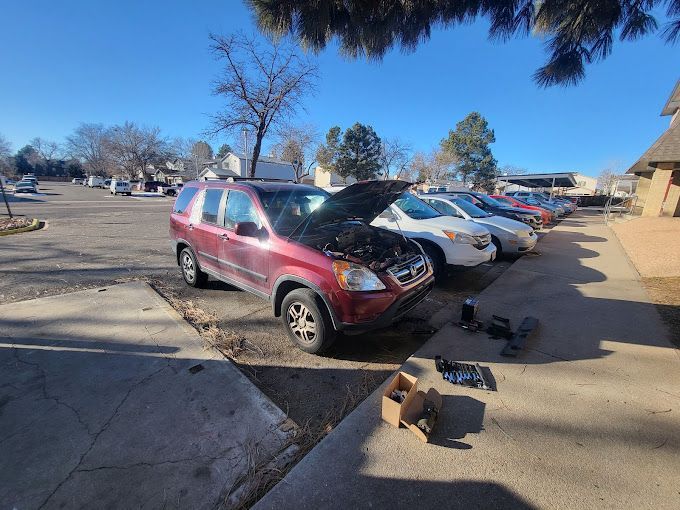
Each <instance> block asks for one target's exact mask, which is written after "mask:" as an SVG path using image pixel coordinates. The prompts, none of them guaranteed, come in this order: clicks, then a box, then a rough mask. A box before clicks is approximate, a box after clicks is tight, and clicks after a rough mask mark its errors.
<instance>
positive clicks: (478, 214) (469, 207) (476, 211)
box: [453, 198, 493, 218]
mask: <svg viewBox="0 0 680 510" xmlns="http://www.w3.org/2000/svg"><path fill="white" fill-rule="evenodd" d="M453 203H454V204H456V205H457V206H458V207H460V208H461V209H462V210H463V211H465V212H466V213H467V214H469V215H470V216H471V217H473V218H488V217H489V216H493V214H490V213H488V212H486V211H484V210H482V209H480V208H479V207H477V206H476V205H474V204H472V203H470V202H468V201H467V200H462V199H460V198H454V199H453Z"/></svg>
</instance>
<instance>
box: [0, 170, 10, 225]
mask: <svg viewBox="0 0 680 510" xmlns="http://www.w3.org/2000/svg"><path fill="white" fill-rule="evenodd" d="M2 180H3V179H2V176H0V191H2V199H3V200H4V201H5V207H7V214H9V219H10V220H11V219H12V210H11V209H10V208H9V202H8V201H7V196H6V195H5V185H4V184H3V182H2Z"/></svg>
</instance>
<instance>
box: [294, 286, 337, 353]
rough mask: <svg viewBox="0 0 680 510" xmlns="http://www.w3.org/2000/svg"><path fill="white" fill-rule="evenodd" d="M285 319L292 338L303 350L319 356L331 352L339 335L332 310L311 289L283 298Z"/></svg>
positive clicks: (297, 290) (298, 291)
mask: <svg viewBox="0 0 680 510" xmlns="http://www.w3.org/2000/svg"><path fill="white" fill-rule="evenodd" d="M281 319H282V320H283V324H284V326H285V328H286V331H287V332H288V336H289V337H290V339H291V340H292V341H293V343H294V344H295V345H297V346H298V347H299V348H300V349H301V350H303V351H305V352H308V353H310V354H318V353H321V352H323V351H325V350H326V349H328V348H329V347H330V346H331V344H333V342H334V341H335V337H336V335H337V333H336V331H335V329H334V328H333V322H332V321H331V317H330V315H329V313H328V310H327V309H326V307H325V306H324V305H323V304H321V305H320V304H319V298H318V296H317V295H316V293H315V292H314V291H313V290H311V289H295V290H293V291H291V292H289V293H288V294H286V297H284V298H283V302H282V303H281Z"/></svg>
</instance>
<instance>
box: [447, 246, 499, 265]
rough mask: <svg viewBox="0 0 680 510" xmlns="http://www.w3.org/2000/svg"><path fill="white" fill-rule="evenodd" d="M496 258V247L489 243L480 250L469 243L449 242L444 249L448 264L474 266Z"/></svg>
mask: <svg viewBox="0 0 680 510" xmlns="http://www.w3.org/2000/svg"><path fill="white" fill-rule="evenodd" d="M495 258H496V247H495V246H494V244H493V243H489V244H488V245H487V246H486V248H484V249H482V250H480V249H478V248H475V247H474V246H473V245H471V244H459V243H451V246H450V247H449V249H447V250H446V263H447V264H448V265H450V266H458V267H461V266H462V267H475V266H478V265H479V264H483V263H484V262H489V261H492V260H494V259H495Z"/></svg>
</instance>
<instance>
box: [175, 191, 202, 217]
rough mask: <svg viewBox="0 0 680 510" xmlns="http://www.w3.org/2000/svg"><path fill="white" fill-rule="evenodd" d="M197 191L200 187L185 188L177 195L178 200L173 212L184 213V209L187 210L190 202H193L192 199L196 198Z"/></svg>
mask: <svg viewBox="0 0 680 510" xmlns="http://www.w3.org/2000/svg"><path fill="white" fill-rule="evenodd" d="M197 191H198V188H184V189H183V190H182V192H181V193H180V194H179V196H178V197H177V200H175V206H174V208H173V212H175V213H177V214H183V213H184V211H186V209H187V207H188V206H189V202H191V199H192V198H194V195H195V194H196V192H197Z"/></svg>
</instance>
